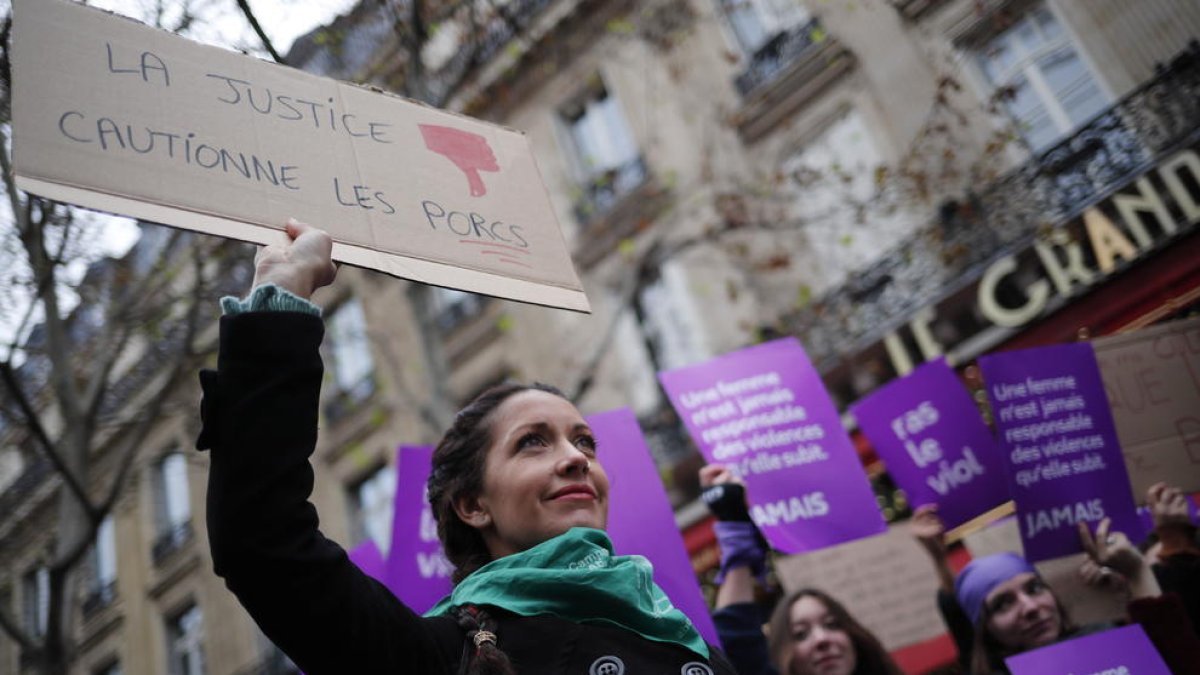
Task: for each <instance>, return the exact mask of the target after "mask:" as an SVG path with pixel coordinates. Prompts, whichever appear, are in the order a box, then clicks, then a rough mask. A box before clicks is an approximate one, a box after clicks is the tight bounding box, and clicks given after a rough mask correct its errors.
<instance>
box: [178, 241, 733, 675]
mask: <svg viewBox="0 0 1200 675" xmlns="http://www.w3.org/2000/svg"><path fill="white" fill-rule="evenodd" d="M330 250H331V241H330V238H329V236H328V235H327V234H325V233H324V232H321V231H319V230H316V229H313V228H310V227H307V226H304V225H301V224H298V223H295V222H289V224H288V226H287V241H286V243H283V244H280V245H273V246H268V247H266V248H265V249H264V250H263V251H262V252H261V253H260V254H259V256H258V259H257V261H256V274H255V282H254V288H253V291H252V292H251V293H250V295H249V296H248V297H247V298H246V299H244V300H241V301H239V300H236V299H233V298H226V299H224V300H223V301H222V305H223V309H224V311H225V314H226V316H224V317H223V318H222V320H221V345H220V354H219V359H218V370H217V371H216V372H211V371H206V372H204V373H202V374H201V382H202V385H203V387H204V401H203V403H202V415H203V419H204V427H203V430H202V432H201V434H200V438H199V440H198V442H197V446H198V447H200V448H202V449H211V450H212V460H211V469H210V473H209V488H208V529H209V539H210V544H211V547H212V558H213V566H214V568H215V570H216V572H217V574H219V575H220V576H222V577H223V578H224V579H225V582H226V584H227V586H228V587H229V588H230V590H232V591H233V592H234V594H236V595H237V597H238V599H239V600H240V601H241V603H242V604H243V605H244V606H245V607H246V609H247V610H248V611H249V612H250V614H251V615H252V616H253V617H254V619H255V620H256V621H257V622H258V624H259V626H261V627H262V629H263V631H264V632H265V633H266V634H267V636H268V637H270V638H271V639H272V640H273V641H274V642H275V643H276V644H277V645H278V646H280V647H281V648H282V649H283V651H284V652H285V653H287V655H288V656H289V657H291V658H292V660H293V661H295V662H296V664H297V665H299V666H300V667H301V668H302V669H303V670H304V671H305V672H307V673H310V675H319V674H320V673H423V674H424V673H454V672H459V673H464V672H465V673H512V672H515V671H516V670H519V671H520V672H521V673H523V674H537V673H562V672H571V673H588V672H591V673H618V672H622V671H624V672H630V673H667V672H669V673H680V672H683V673H689V674H690V673H703V672H713V673H718V674H721V675H730V674H732V673H733V670H732V666H731V665H730V664H729V663H728V661H727V660H726V659H725V658H724V656H723V655H722V654H721V653H720V652H718V651H716V650H715V649H714V648H712V647H710V646H709V645H708V644H706V643H705V642H704V640H703V639H702V638H701V637H700V635H699V633H698V632H697V630H696V629H695V627H694V626H693V625H692V624H691V622H690V621H689V620H688V619H687V618H686V617H685V616H684V615H683V614H682V613H681V612H680V611H679V610H678V609H676V608H674V607H673V606H672V605H671V603H670V601H669V600H668V599H667V597H666V596H665V594H664V593H663V592H662V590H661V589H660V588H659V587H658V586H657V585H655V584H654V582H653V578H652V576H651V575H652V570H651V568H650V565H649V564H648V563H647V561H646V560H645V559H644V558H641V557H638V556H614V555H612V547H611V543H610V542H609V540H608V537H607V535H605V533H604V532H603V528H604V526H605V523H606V519H607V514H608V487H609V484H608V479H607V477H606V475H605V472H604V469H603V468H602V466H601V464H600V462H599V461H598V454H597V449H596V443H595V439H594V438H593V437H592V434H591V431H590V430H589V428H588V426H587V424H586V423H585V421H584V420H583V417H582V416H581V415H580V413H579V411H578V410H576V409H575V407H574V406H573V405H572V404H571V403H570V402H569V401H567V400H566V399H565V398H563V397H562V395H561V394H560V393H558V392H557V391H555V390H553V389H551V388H548V387H544V386H538V385H534V386H517V385H505V386H501V387H498V388H494V389H491V390H489V391H487V392H485V393H484V394H482V395H481V396H480V397H479V398H477V399H475V400H474V401H473V402H472V403H470V404H469V405H467V407H466V408H464V409H463V410H462V411H460V412H459V413H458V415H457V416H456V418H455V420H454V423H453V425H452V426H451V428H450V429H449V430H448V431H447V432H446V433H445V435H444V436H443V438H442V440H441V442H440V443H439V444H438V446H437V448H436V450H435V452H434V456H433V466H432V472H431V475H430V478H429V482H428V493H429V500H430V504H431V506H432V507H433V512H434V514H435V517H436V518H437V521H438V536H439V538H440V539H441V542H442V545H443V547H444V549H445V552H446V555H447V557H448V558H449V560H450V561H451V562H452V563H453V564H454V565H455V568H456V569H455V573H454V580H455V581H456V582H457V585H456V586H455V589H454V592H453V594H452V595H451V596H450V597H449V598H448V599H446V600H443V601H442V602H441V603H439V604H438V605H437V606H436V607H435V608H434V609H433V610H431V612H430V613H429V614H428V615H427V616H426V617H421V616H418V615H417V614H415V613H414V612H412V611H411V610H410V609H409V608H407V607H405V606H404V605H403V604H402V603H401V602H400V601H399V600H397V599H396V598H395V597H394V596H393V595H392V594H391V593H390V592H389V591H388V590H387V589H386V588H385V587H384V586H383V585H381V584H379V583H378V582H376V581H374V580H373V579H371V578H370V577H368V576H367V575H365V574H363V573H362V572H361V571H359V569H358V568H357V567H356V566H355V565H354V564H353V563H352V562H351V561H350V560H349V559H348V558H347V555H346V553H345V551H344V550H342V548H341V547H339V546H338V545H337V544H335V543H334V542H332V541H329V540H328V539H326V538H325V537H324V536H323V535H322V534H321V533H320V531H319V530H318V520H317V514H316V511H315V509H314V508H313V507H312V505H311V504H309V503H308V501H307V499H308V496H309V494H310V492H311V491H312V487H313V478H314V476H313V471H312V467H311V466H310V464H309V461H308V458H309V456H310V455H311V454H312V452H313V450H314V447H315V445H316V439H317V423H318V399H319V394H320V385H321V379H322V366H321V359H320V355H319V353H318V347H319V345H320V342H321V337H322V333H323V328H322V324H321V320H320V318H319V314H320V311H319V310H318V309H317V308H316V306H315V305H312V304H311V303H310V302H309V301H308V299H309V298H310V297H311V295H312V293H313V291H315V290H316V289H318V288H320V287H322V286H325V285H328V284H329V283H331V282H332V281H333V278H334V275H335V273H336V270H335V268H334V266H333V264H332V262H331V261H330ZM413 536H416V535H415V533H414V535H413Z"/></svg>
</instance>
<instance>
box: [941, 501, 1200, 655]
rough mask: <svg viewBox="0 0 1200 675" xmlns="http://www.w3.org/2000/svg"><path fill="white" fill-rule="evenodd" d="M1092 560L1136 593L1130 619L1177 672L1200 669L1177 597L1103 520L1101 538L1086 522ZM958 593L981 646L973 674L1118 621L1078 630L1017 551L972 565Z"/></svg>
mask: <svg viewBox="0 0 1200 675" xmlns="http://www.w3.org/2000/svg"><path fill="white" fill-rule="evenodd" d="M1079 529H1080V537H1081V539H1082V540H1083V546H1084V550H1085V551H1087V553H1088V557H1089V559H1090V561H1091V562H1092V563H1093V564H1094V565H1095V566H1098V567H1095V568H1093V569H1099V570H1103V571H1104V572H1105V573H1106V574H1109V575H1113V574H1119V575H1120V576H1121V578H1122V579H1124V580H1125V583H1126V584H1127V589H1128V592H1129V594H1130V602H1129V605H1128V612H1129V618H1130V619H1131V620H1133V621H1135V622H1137V623H1139V624H1141V625H1142V627H1143V628H1144V629H1145V631H1146V634H1147V635H1148V636H1149V637H1150V639H1151V641H1152V642H1154V645H1155V647H1156V648H1157V649H1158V650H1159V652H1160V653H1161V654H1162V656H1163V659H1164V660H1165V661H1166V662H1167V663H1168V664H1169V665H1171V667H1172V672H1174V673H1176V674H1180V673H1196V672H1200V660H1197V659H1196V654H1200V642H1197V639H1196V637H1195V635H1194V634H1193V633H1192V631H1191V628H1190V626H1189V623H1188V619H1187V615H1186V614H1185V613H1184V611H1183V606H1182V604H1181V603H1180V602H1179V599H1178V598H1177V597H1176V596H1174V595H1167V596H1163V595H1161V592H1160V590H1159V587H1158V583H1157V582H1156V581H1155V580H1154V574H1153V572H1152V571H1151V570H1150V566H1149V565H1148V564H1147V562H1146V560H1145V559H1144V558H1143V557H1142V556H1141V555H1140V554H1139V553H1138V551H1137V549H1136V548H1134V547H1133V546H1132V545H1131V544H1130V543H1129V539H1128V538H1126V537H1125V535H1124V534H1121V533H1120V532H1111V533H1110V532H1109V521H1108V520H1107V519H1105V520H1103V521H1101V523H1100V524H1099V526H1098V527H1097V529H1096V534H1095V536H1094V537H1093V536H1092V533H1091V531H1090V530H1089V529H1088V528H1087V527H1086V525H1084V524H1081V525H1080V528H1079ZM955 592H956V595H957V597H958V601H959V603H960V604H961V605H962V608H963V610H964V611H965V612H966V613H967V615H968V616H969V617H970V618H971V621H972V623H973V624H974V629H975V641H974V645H973V647H972V654H971V671H970V672H971V673H972V674H973V675H987V674H990V673H1007V672H1008V669H1007V667H1006V666H1005V664H1004V659H1006V658H1008V657H1010V656H1013V655H1016V654H1020V653H1023V652H1027V651H1030V650H1034V649H1037V648H1039V647H1045V646H1048V645H1051V644H1055V643H1057V642H1060V641H1063V640H1069V639H1071V638H1075V637H1080V636H1083V635H1087V634H1089V633H1096V632H1099V631H1102V630H1106V629H1109V628H1112V627H1114V624H1111V623H1101V624H1089V625H1085V626H1077V625H1075V624H1074V623H1072V622H1071V620H1070V618H1069V616H1068V615H1067V612H1066V609H1065V608H1064V607H1063V605H1062V603H1061V602H1060V601H1059V599H1058V597H1057V596H1055V594H1054V593H1053V591H1052V590H1051V589H1050V587H1049V586H1048V585H1047V584H1046V582H1045V581H1043V580H1042V578H1041V576H1040V575H1039V574H1038V571H1037V570H1036V569H1035V568H1034V567H1033V566H1032V565H1030V564H1029V563H1028V562H1026V560H1025V559H1024V558H1022V557H1021V556H1019V555H1017V554H1016V553H997V554H995V555H990V556H985V557H983V558H977V559H975V560H972V561H971V562H970V563H968V564H967V566H966V567H964V568H963V570H962V572H960V573H959V575H958V578H957V579H956V580H955Z"/></svg>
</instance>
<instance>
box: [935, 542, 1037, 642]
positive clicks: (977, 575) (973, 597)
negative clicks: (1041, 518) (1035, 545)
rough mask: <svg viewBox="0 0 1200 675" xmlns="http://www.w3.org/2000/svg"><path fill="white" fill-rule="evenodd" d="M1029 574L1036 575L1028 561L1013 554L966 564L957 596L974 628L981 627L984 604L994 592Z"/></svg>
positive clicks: (975, 560)
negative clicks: (1014, 579)
mask: <svg viewBox="0 0 1200 675" xmlns="http://www.w3.org/2000/svg"><path fill="white" fill-rule="evenodd" d="M1026 572H1030V573H1033V574H1037V570H1036V569H1034V568H1033V565H1030V564H1029V563H1027V562H1025V558H1022V557H1021V556H1019V555H1017V554H1016V553H1011V552H1010V553H997V554H995V555H989V556H984V557H982V558H976V559H974V560H972V561H971V562H969V563H967V566H966V567H964V568H963V570H962V571H961V572H959V573H958V578H956V579H955V580H954V595H955V597H957V598H958V604H959V605H961V606H962V608H963V611H964V612H966V613H967V616H969V617H971V625H973V626H978V625H979V617H980V616H981V615H982V614H983V601H984V600H986V599H987V596H988V593H991V592H992V589H993V588H995V587H997V586H999V585H1000V584H1002V583H1004V582H1006V581H1008V580H1009V579H1011V578H1013V577H1015V576H1017V575H1018V574H1024V573H1026Z"/></svg>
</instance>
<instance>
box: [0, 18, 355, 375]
mask: <svg viewBox="0 0 1200 675" xmlns="http://www.w3.org/2000/svg"><path fill="white" fill-rule="evenodd" d="M248 1H249V4H250V8H251V9H252V10H253V11H254V14H255V16H257V17H258V21H259V23H260V24H261V25H262V27H263V30H264V31H265V32H266V33H267V37H269V38H270V39H271V41H272V43H273V44H274V46H275V49H276V50H277V51H278V52H279V53H280V54H286V53H287V51H288V49H289V48H290V47H291V45H292V42H294V41H295V40H296V38H298V37H300V36H301V35H304V34H305V33H308V32H309V31H311V30H312V29H314V28H316V27H318V26H322V25H326V24H329V23H331V22H332V21H333V20H334V19H335V18H336V17H337V16H338V15H339V14H343V13H345V12H347V11H349V10H350V8H352V7H353V6H354V5H355V4H356V3H357V2H358V1H359V0H248ZM185 3H187V5H188V6H190V7H192V8H193V9H192V12H193V14H194V15H195V16H197V17H198V18H197V19H196V21H195V22H194V23H193V24H192V27H191V28H190V29H189V30H188V31H187V32H186V33H185V35H186V36H187V37H189V38H191V39H193V40H197V41H199V42H205V43H208V44H213V45H218V46H223V47H228V48H232V49H238V50H242V51H247V52H250V53H253V54H256V55H257V56H260V57H262V58H269V57H268V55H267V53H266V51H265V50H263V49H262V43H261V41H260V40H259V39H258V37H257V36H256V35H255V34H254V31H253V29H251V28H250V25H249V24H248V23H247V22H246V19H245V17H244V16H243V14H242V12H241V10H240V9H239V8H238V5H237V0H90V1H89V2H87V3H86V4H89V5H92V6H94V7H100V8H103V9H107V10H111V11H113V12H116V13H118V14H123V15H125V16H128V17H131V18H134V19H137V20H139V21H142V22H144V23H148V24H151V25H153V24H155V15H156V8H157V7H159V6H162V7H163V8H164V14H163V16H162V19H161V22H160V25H162V26H163V27H173V26H176V25H178V22H179V16H180V13H181V12H180V8H181V7H182V6H184V4H185ZM0 8H2V9H3V10H4V13H5V14H7V13H8V12H9V11H10V8H11V0H0ZM86 218H87V220H89V221H91V222H93V223H95V225H96V226H99V227H102V228H103V233H102V234H101V235H100V236H99V237H98V238H97V239H98V248H99V250H96V251H95V255H96V256H102V255H105V254H107V255H122V254H123V253H124V252H125V251H127V250H129V247H130V246H132V245H133V242H134V241H136V240H137V236H138V229H137V226H136V225H135V223H134V221H133V220H132V219H129V218H120V217H115V216H108V215H105V214H100V213H95V212H89V213H88V214H87V216H86ZM10 227H12V214H11V212H10V211H9V209H8V208H7V200H3V201H2V202H0V228H10ZM92 259H94V257H93V258H92ZM8 262H9V264H13V265H17V266H19V267H21V268H24V267H25V266H24V264H23V263H24V260H23V258H21V257H20V256H18V257H17V259H16V260H9V261H8ZM87 262H88V260H87V259H81V260H78V261H76V262H75V263H74V264H72V265H69V266H68V268H67V270H66V273H65V277H66V278H67V279H68V280H69V281H68V283H71V281H70V280H73V279H78V278H79V277H81V276H82V274H83V272H84V270H85V269H86V266H87ZM73 295H74V294H73V293H70V292H65V293H63V294H61V296H60V303H61V305H62V307H63V310H64V311H69V309H70V307H71V306H73V305H74V304H75V302H76V301H77V298H75V297H73ZM28 301H29V298H27V297H24V298H22V297H21V296H20V295H19V294H18V295H16V296H12V297H10V298H8V301H6V302H3V303H0V305H3V306H2V307H0V309H3V310H4V311H3V312H0V359H5V358H7V357H8V354H7V351H8V350H7V349H6V347H7V343H8V342H9V340H11V339H12V335H13V332H14V330H15V324H16V323H17V321H18V320H19V319H18V315H20V316H23V315H24V311H23V306H25V305H26V303H27V302H28ZM39 320H40V319H39V317H38V312H35V313H34V316H33V321H32V322H30V323H28V324H27V325H26V330H27V329H28V327H29V326H30V325H33V324H36V323H37V322H38V321H39ZM17 361H18V363H19V361H20V358H19V357H18V359H17Z"/></svg>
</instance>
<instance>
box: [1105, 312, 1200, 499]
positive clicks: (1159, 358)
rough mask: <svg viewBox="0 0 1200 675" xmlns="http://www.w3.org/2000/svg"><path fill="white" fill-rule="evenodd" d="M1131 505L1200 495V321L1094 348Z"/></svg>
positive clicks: (1134, 334)
mask: <svg viewBox="0 0 1200 675" xmlns="http://www.w3.org/2000/svg"><path fill="white" fill-rule="evenodd" d="M1092 346H1093V347H1094V348H1095V350H1096V361H1097V362H1098V363H1099V365H1100V376H1101V377H1102V378H1103V379H1104V389H1105V391H1106V392H1107V393H1108V401H1109V403H1110V404H1111V406H1112V411H1113V420H1114V421H1115V422H1116V425H1117V437H1118V438H1119V439H1120V441H1121V449H1122V451H1123V452H1124V454H1125V465H1126V466H1127V467H1128V469H1129V481H1130V483H1131V484H1132V488H1133V495H1134V498H1135V499H1137V501H1138V502H1139V503H1144V502H1145V499H1146V489H1147V488H1149V487H1150V486H1151V485H1153V484H1154V483H1157V482H1159V481H1165V482H1167V483H1169V484H1171V485H1174V486H1176V487H1179V488H1182V489H1183V490H1185V491H1187V492H1198V491H1200V318H1192V319H1185V320H1181V321H1172V322H1169V323H1164V324H1160V325H1157V326H1151V327H1150V328H1144V329H1142V330H1138V331H1133V332H1129V333H1121V334H1118V335H1110V336H1107V337H1102V338H1098V339H1096V340H1093V341H1092Z"/></svg>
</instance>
